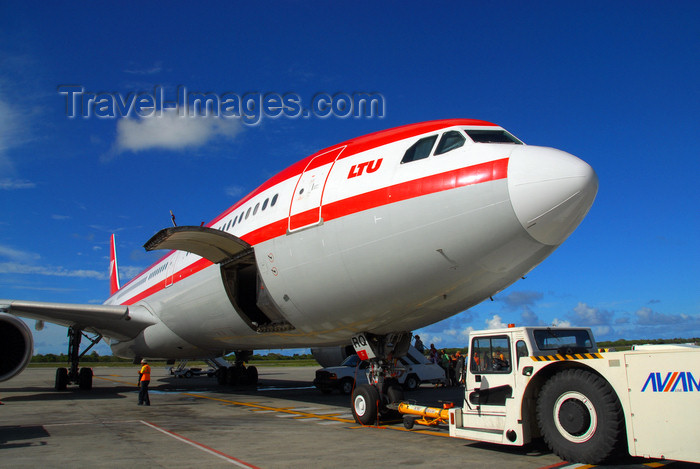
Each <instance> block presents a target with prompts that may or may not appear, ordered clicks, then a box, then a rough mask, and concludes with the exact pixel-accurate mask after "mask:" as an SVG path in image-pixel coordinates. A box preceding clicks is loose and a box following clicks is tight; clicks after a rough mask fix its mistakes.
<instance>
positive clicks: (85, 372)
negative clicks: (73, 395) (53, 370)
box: [78, 368, 92, 390]
mask: <svg viewBox="0 0 700 469" xmlns="http://www.w3.org/2000/svg"><path fill="white" fill-rule="evenodd" d="M78 387H79V388H80V389H85V390H88V389H92V368H81V369H80V371H79V372H78Z"/></svg>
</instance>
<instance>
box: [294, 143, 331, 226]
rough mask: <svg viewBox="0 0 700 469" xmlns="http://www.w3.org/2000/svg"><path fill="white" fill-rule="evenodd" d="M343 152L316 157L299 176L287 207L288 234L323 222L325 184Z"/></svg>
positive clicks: (326, 153) (328, 152) (329, 152)
mask: <svg viewBox="0 0 700 469" xmlns="http://www.w3.org/2000/svg"><path fill="white" fill-rule="evenodd" d="M343 150H345V146H342V147H338V148H334V149H333V150H329V151H327V152H325V153H321V154H320V155H317V156H316V157H314V158H313V159H312V160H311V161H310V162H309V164H308V165H307V166H306V168H305V169H304V172H303V173H302V174H301V176H299V180H298V181H297V185H296V187H295V189H294V197H293V198H292V203H291V205H290V206H289V221H288V232H289V233H292V232H294V231H298V230H301V229H303V228H307V227H310V226H315V225H318V224H320V223H321V222H322V221H323V214H322V213H321V211H322V204H323V193H324V191H325V189H326V182H327V181H328V176H329V175H330V172H331V169H332V168H333V166H334V164H335V162H336V160H337V159H338V157H339V156H340V154H341V153H342V152H343Z"/></svg>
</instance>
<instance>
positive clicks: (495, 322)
mask: <svg viewBox="0 0 700 469" xmlns="http://www.w3.org/2000/svg"><path fill="white" fill-rule="evenodd" d="M506 327H508V324H505V323H504V322H503V321H502V320H501V317H500V316H499V315H498V314H494V315H493V317H492V318H491V319H487V320H486V329H503V328H506Z"/></svg>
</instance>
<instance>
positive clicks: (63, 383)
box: [54, 368, 68, 391]
mask: <svg viewBox="0 0 700 469" xmlns="http://www.w3.org/2000/svg"><path fill="white" fill-rule="evenodd" d="M54 387H55V388H56V391H65V390H66V389H67V388H68V370H67V369H66V368H56V384H55V386H54Z"/></svg>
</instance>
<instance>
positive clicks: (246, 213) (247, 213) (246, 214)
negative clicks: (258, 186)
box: [245, 207, 253, 220]
mask: <svg viewBox="0 0 700 469" xmlns="http://www.w3.org/2000/svg"><path fill="white" fill-rule="evenodd" d="M252 208H253V207H248V210H247V211H246V212H245V219H246V220H247V219H248V217H249V216H250V209H252Z"/></svg>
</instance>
